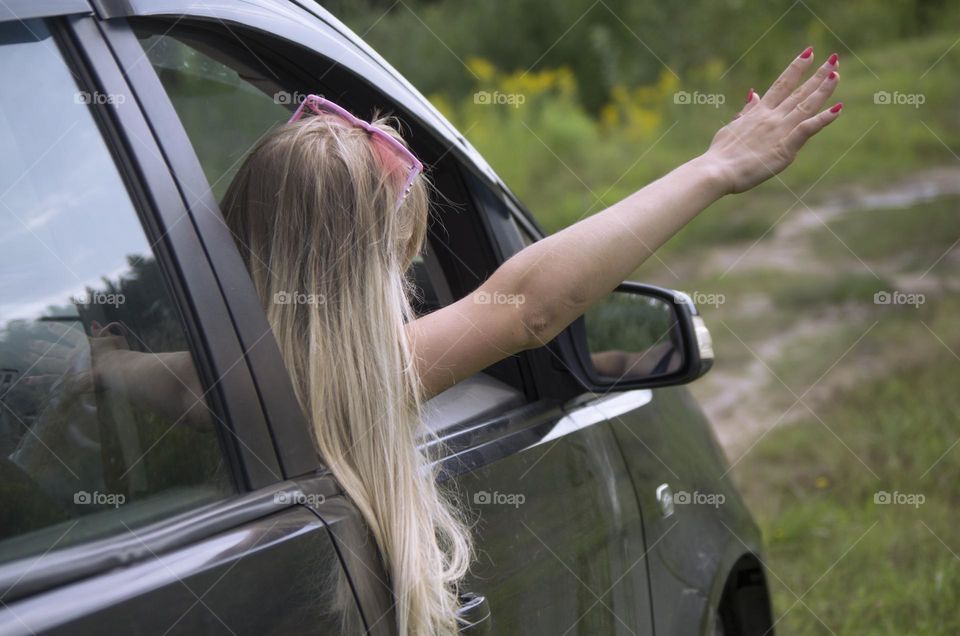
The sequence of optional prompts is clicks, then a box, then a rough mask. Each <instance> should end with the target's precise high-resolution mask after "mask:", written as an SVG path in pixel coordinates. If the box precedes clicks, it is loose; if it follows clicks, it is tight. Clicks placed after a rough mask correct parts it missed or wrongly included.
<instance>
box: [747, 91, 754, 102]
mask: <svg viewBox="0 0 960 636" xmlns="http://www.w3.org/2000/svg"><path fill="white" fill-rule="evenodd" d="M751 100H753V89H752V88H751V89H750V91H749V92H748V93H747V103H748V104H749V103H750V101H751Z"/></svg>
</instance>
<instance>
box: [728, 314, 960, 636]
mask: <svg viewBox="0 0 960 636" xmlns="http://www.w3.org/2000/svg"><path fill="white" fill-rule="evenodd" d="M884 309H888V308H884ZM958 309H960V302H957V301H945V302H941V303H939V304H937V305H934V306H930V307H926V308H922V309H921V311H923V313H922V315H921V314H917V313H916V310H906V309H904V310H899V311H895V312H893V313H887V314H885V315H883V316H882V317H881V319H880V322H879V323H878V325H877V327H876V328H875V330H874V331H872V332H871V333H870V334H869V335H868V336H867V337H866V338H864V340H863V342H862V344H861V345H858V347H857V348H856V349H855V351H854V352H852V353H851V354H850V357H851V360H850V361H849V363H850V364H854V365H856V364H857V358H858V357H861V358H862V357H863V356H871V355H875V354H877V353H884V352H885V353H887V354H891V355H888V356H886V357H885V358H884V364H885V365H886V366H882V367H881V368H880V369H879V372H878V373H877V377H876V378H875V379H872V380H871V379H868V376H867V375H865V374H861V378H862V380H861V381H859V382H858V383H857V384H854V385H853V386H852V387H851V388H847V389H846V390H843V391H842V392H841V393H840V394H838V395H835V396H833V397H832V398H831V399H830V401H829V403H828V404H826V405H823V406H817V407H816V411H817V414H818V415H819V417H820V419H822V420H823V422H822V423H821V422H820V421H819V420H818V419H817V418H815V417H813V416H812V415H807V416H806V417H803V418H802V419H801V421H797V422H795V423H793V424H791V425H788V426H784V427H782V428H779V429H775V430H773V431H772V432H770V433H769V434H767V435H766V436H765V437H764V438H762V440H761V441H760V442H759V443H758V444H757V446H756V447H755V448H754V449H753V450H752V451H750V452H749V453H748V454H747V455H746V456H745V457H744V458H743V459H742V461H740V462H739V463H738V464H737V467H736V469H735V478H736V480H737V482H738V484H739V485H740V488H741V490H742V492H743V493H744V496H745V497H746V499H747V501H748V503H749V504H750V506H751V508H752V510H753V511H754V513H755V515H756V516H757V518H758V520H759V522H760V524H761V527H762V529H763V532H764V538H765V542H766V546H767V564H768V566H769V569H770V572H771V576H770V578H771V586H772V588H773V590H774V606H775V612H774V614H775V618H778V619H780V622H779V623H778V626H777V630H778V632H779V633H785V634H828V633H830V631H828V629H827V628H826V627H824V625H823V624H821V622H820V621H821V620H822V621H823V623H825V624H826V625H827V626H828V627H829V630H832V631H833V632H834V633H836V634H838V635H839V634H858V635H859V634H903V633H911V634H955V633H958V631H960V614H958V613H957V612H956V610H955V608H956V606H957V604H958V602H960V557H958V556H957V555H960V541H958V540H957V538H956V537H957V535H956V533H955V532H954V529H955V528H956V526H957V524H958V522H960V511H958V507H957V504H958V503H960V492H958V490H957V487H956V484H957V483H958V480H960V446H957V447H954V448H952V449H951V445H953V444H954V443H955V442H956V441H957V439H958V438H960V423H958V421H957V414H958V413H960V393H958V392H957V391H956V384H957V380H958V379H960V373H958V369H960V366H958V365H960V362H958V360H957V358H956V357H954V354H953V353H951V351H950V350H949V349H952V350H953V351H960V329H958V326H957V324H956V321H955V320H954V317H955V316H956V312H957V310H958ZM909 311H913V312H914V313H913V314H910V313H909ZM921 320H923V322H924V323H926V326H924V324H923V323H921V322H920V321H921ZM927 327H929V329H928V328H927ZM851 330H852V331H856V329H854V328H853V327H852V326H850V327H849V328H847V329H845V330H843V331H842V332H835V334H834V336H829V335H828V336H827V337H825V338H824V339H821V340H819V341H816V340H813V341H811V342H809V343H802V344H801V345H800V346H798V348H797V349H796V350H794V351H791V352H790V353H789V354H788V355H787V356H785V358H784V362H783V365H785V366H783V365H782V366H781V368H780V369H779V371H780V373H783V374H784V375H785V376H786V377H787V378H788V379H787V380H786V381H787V382H788V383H791V382H792V381H794V380H797V379H799V378H797V377H796V376H797V372H798V371H799V372H800V373H799V375H806V381H807V383H808V384H809V383H811V382H813V381H814V380H815V379H816V377H817V376H818V375H819V373H822V372H823V371H824V370H825V369H823V368H821V367H825V366H829V364H830V360H832V359H833V358H836V357H838V356H839V355H840V354H841V353H842V352H843V350H844V349H845V348H846V346H849V344H850V343H852V342H853V338H851V337H848V336H851V333H852V332H851ZM861 331H862V330H861ZM931 332H932V333H931ZM933 333H936V334H937V335H936V336H934V335H933ZM841 336H842V337H841ZM853 336H854V338H855V336H856V334H853ZM937 337H939V338H940V339H941V340H943V342H942V343H941V342H940V341H939V340H938V339H937ZM841 341H842V342H841ZM844 342H845V343H847V344H846V345H844V344H843V343H844ZM948 347H949V349H948ZM826 351H829V352H831V355H830V356H825V355H824V352H826ZM901 351H902V352H910V353H912V354H914V355H913V356H907V355H899V356H898V355H897V354H898V353H899V352H901ZM828 358H829V360H828ZM917 358H919V360H918V359H917ZM813 362H816V363H817V364H816V365H815V366H817V369H812V368H810V369H806V370H805V371H801V369H802V365H803V364H804V363H806V364H810V363H813ZM790 367H793V370H794V375H793V376H791V375H790ZM855 368H856V369H857V370H858V371H859V370H862V369H863V368H864V365H862V364H861V365H860V366H857V367H855ZM835 372H837V371H836V370H834V371H832V372H831V373H835ZM794 390H795V391H797V392H798V393H799V392H802V388H801V387H797V388H794ZM800 410H801V412H802V408H801V409H800ZM948 449H949V450H948ZM931 467H932V468H931ZM879 491H885V492H891V493H892V492H894V491H896V492H899V493H910V494H922V495H924V497H925V502H924V503H923V504H922V505H921V506H920V507H918V508H916V507H910V506H907V505H877V504H875V503H874V495H875V493H877V492H879ZM941 541H942V542H943V543H941ZM944 544H946V545H944ZM796 595H799V596H802V597H803V603H802V604H801V603H796V598H797V597H796Z"/></svg>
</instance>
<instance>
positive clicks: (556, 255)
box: [484, 157, 726, 346]
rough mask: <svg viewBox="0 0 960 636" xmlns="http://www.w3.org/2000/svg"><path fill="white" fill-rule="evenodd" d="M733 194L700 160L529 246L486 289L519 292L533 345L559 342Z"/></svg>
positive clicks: (703, 158)
mask: <svg viewBox="0 0 960 636" xmlns="http://www.w3.org/2000/svg"><path fill="white" fill-rule="evenodd" d="M725 192H726V188H725V186H724V180H723V179H722V177H721V175H720V174H719V172H718V171H717V170H716V169H714V167H713V165H712V164H711V162H710V161H709V159H707V158H706V157H698V158H697V159H694V160H692V161H690V162H688V163H685V164H683V165H682V166H680V167H679V168H677V169H675V170H673V171H672V172H670V173H669V174H667V175H665V176H663V177H661V178H660V179H658V180H657V181H654V182H653V183H651V184H649V185H648V186H646V187H644V188H643V189H641V190H639V191H637V192H635V193H634V194H632V195H630V196H629V197H627V198H625V199H623V200H622V201H620V202H618V203H616V204H614V205H612V206H610V207H609V208H607V209H605V210H603V211H602V212H599V213H597V214H595V215H593V216H590V217H588V218H586V219H584V220H582V221H580V222H579V223H576V224H574V225H571V226H569V227H567V228H566V229H564V230H562V231H560V232H558V233H556V234H554V235H552V236H550V237H547V238H545V239H543V240H542V241H538V242H537V243H535V244H533V245H531V246H529V247H527V248H526V249H524V250H522V251H521V252H519V253H518V254H516V255H514V256H513V257H512V258H511V259H510V260H508V261H507V262H506V263H504V265H503V266H502V267H501V268H500V269H498V270H497V272H496V273H494V275H493V276H492V277H491V278H490V280H489V281H488V282H487V283H486V284H485V285H484V287H486V288H487V289H488V290H489V291H491V292H499V293H512V294H516V295H517V297H518V298H521V299H522V304H521V309H522V310H523V311H522V315H523V319H524V321H525V323H526V325H527V329H528V330H529V331H530V332H531V335H532V336H533V342H532V343H531V344H532V345H533V346H537V345H538V343H539V344H542V343H544V342H547V341H548V340H550V339H552V338H553V337H554V336H555V335H557V334H558V333H559V332H560V331H561V330H563V329H564V328H565V327H566V326H567V325H568V324H570V323H571V322H572V321H573V320H575V319H576V318H577V317H578V316H580V315H581V314H583V313H584V312H585V311H586V310H587V308H589V307H590V306H591V305H592V304H594V303H596V302H597V301H599V300H601V299H602V298H603V297H605V296H606V295H607V294H608V293H610V292H611V291H612V290H613V289H614V288H616V286H617V285H618V284H620V282H622V281H623V280H624V279H625V278H627V277H628V276H630V274H631V273H633V271H634V270H636V269H637V268H638V267H639V266H640V265H641V264H642V263H643V262H644V261H646V260H647V258H649V257H650V255H651V254H653V252H654V251H655V250H656V249H658V248H659V247H660V246H661V245H663V244H664V243H666V242H667V240H669V239H670V238H671V237H672V236H673V235H674V234H676V233H677V232H678V231H679V230H680V229H681V228H682V227H683V226H684V225H686V224H687V223H688V222H689V221H690V220H691V219H693V218H694V217H695V216H696V215H697V214H699V213H700V212H701V211H702V210H703V209H705V208H706V207H708V206H709V205H710V204H711V203H713V202H714V201H716V200H717V199H719V198H720V197H721V196H723V195H724V194H725Z"/></svg>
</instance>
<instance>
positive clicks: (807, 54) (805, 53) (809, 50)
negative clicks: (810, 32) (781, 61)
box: [800, 46, 813, 60]
mask: <svg viewBox="0 0 960 636" xmlns="http://www.w3.org/2000/svg"><path fill="white" fill-rule="evenodd" d="M811 55H813V47H812V46H808V47H807V48H805V49H803V53H801V54H800V57H801V59H804V60H805V59H807V58H808V57H810V56H811Z"/></svg>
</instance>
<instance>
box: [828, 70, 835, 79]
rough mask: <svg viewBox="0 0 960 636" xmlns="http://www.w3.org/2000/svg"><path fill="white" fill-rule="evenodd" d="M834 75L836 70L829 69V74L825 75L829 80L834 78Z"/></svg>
mask: <svg viewBox="0 0 960 636" xmlns="http://www.w3.org/2000/svg"><path fill="white" fill-rule="evenodd" d="M836 77H837V72H836V71H830V74H829V75H827V79H831V80H832V79H836Z"/></svg>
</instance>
